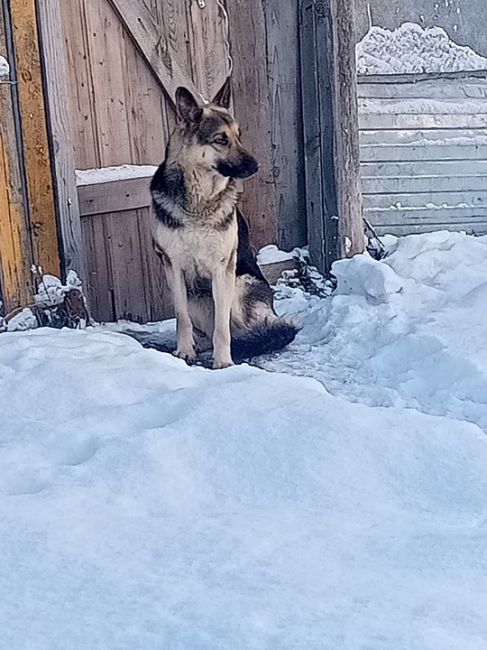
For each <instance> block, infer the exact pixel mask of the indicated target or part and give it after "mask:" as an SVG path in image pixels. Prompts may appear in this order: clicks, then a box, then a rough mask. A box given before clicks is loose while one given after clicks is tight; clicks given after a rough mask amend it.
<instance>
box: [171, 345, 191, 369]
mask: <svg viewBox="0 0 487 650" xmlns="http://www.w3.org/2000/svg"><path fill="white" fill-rule="evenodd" d="M173 356H175V357H178V359H183V361H186V363H187V364H188V366H192V365H194V364H195V363H196V352H195V350H194V348H192V349H191V348H190V349H183V348H181V349H179V348H178V349H177V350H174V352H173Z"/></svg>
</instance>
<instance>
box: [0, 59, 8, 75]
mask: <svg viewBox="0 0 487 650" xmlns="http://www.w3.org/2000/svg"><path fill="white" fill-rule="evenodd" d="M9 74H10V66H9V64H8V61H7V59H6V58H5V57H3V56H2V55H1V54H0V77H8V75H9Z"/></svg>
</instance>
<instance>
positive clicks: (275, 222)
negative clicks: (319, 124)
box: [227, 0, 306, 249]
mask: <svg viewBox="0 0 487 650" xmlns="http://www.w3.org/2000/svg"><path fill="white" fill-rule="evenodd" d="M227 6H228V12H229V18H230V35H231V53H232V58H233V60H234V73H233V91H234V107H235V114H236V117H237V119H238V120H239V122H240V125H241V128H242V133H243V141H244V144H246V145H247V146H248V148H249V149H250V150H251V151H252V152H253V153H254V155H256V157H257V159H258V160H259V162H260V164H261V168H260V170H259V173H258V175H257V176H256V177H255V178H253V179H251V180H250V181H249V182H247V183H245V191H244V195H243V211H244V212H245V214H246V215H247V217H248V219H249V221H250V224H251V235H252V241H253V243H254V245H255V246H257V247H259V246H263V245H265V244H268V243H269V242H275V243H278V244H279V245H280V246H282V247H283V248H286V249H290V248H293V247H294V246H300V245H304V244H305V243H306V214H305V201H304V152H303V127H302V106H301V86H300V76H299V70H300V66H299V41H298V35H299V29H298V19H299V15H298V8H297V3H295V2H281V1H280V0H234V1H233V2H231V3H230V2H227Z"/></svg>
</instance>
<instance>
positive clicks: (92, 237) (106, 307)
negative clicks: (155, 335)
mask: <svg viewBox="0 0 487 650" xmlns="http://www.w3.org/2000/svg"><path fill="white" fill-rule="evenodd" d="M81 232H82V236H83V249H84V251H85V254H86V281H85V286H86V288H87V294H88V302H89V305H90V312H91V315H92V316H93V318H94V319H95V320H97V321H99V322H102V323H104V322H111V321H114V320H115V310H114V304H113V279H112V271H111V266H110V258H109V255H108V252H107V235H106V228H105V225H104V223H103V216H98V215H96V216H93V217H82V219H81Z"/></svg>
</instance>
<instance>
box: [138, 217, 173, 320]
mask: <svg viewBox="0 0 487 650" xmlns="http://www.w3.org/2000/svg"><path fill="white" fill-rule="evenodd" d="M153 219H154V217H153V214H152V209H151V208H145V209H141V210H138V211H137V220H138V227H139V236H140V244H141V250H142V274H143V280H144V287H145V295H146V303H147V317H148V319H149V320H150V321H158V320H163V319H165V318H172V316H173V315H174V311H173V305H172V301H171V292H170V291H169V287H168V285H167V281H166V276H165V274H164V269H163V267H162V263H161V261H160V259H159V257H158V256H157V255H156V253H155V251H154V246H153V243H152V220H153Z"/></svg>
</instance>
